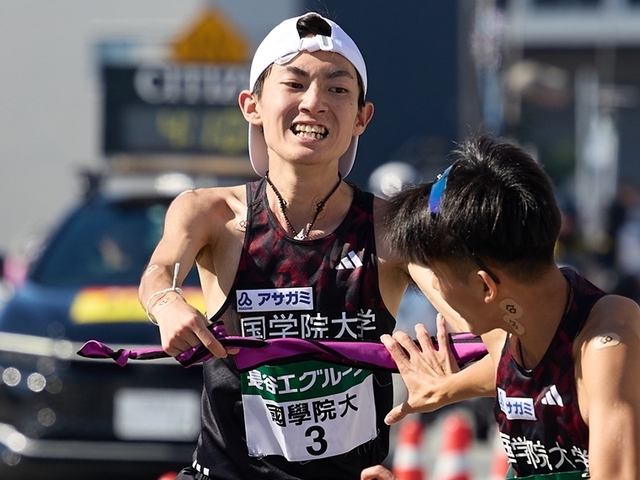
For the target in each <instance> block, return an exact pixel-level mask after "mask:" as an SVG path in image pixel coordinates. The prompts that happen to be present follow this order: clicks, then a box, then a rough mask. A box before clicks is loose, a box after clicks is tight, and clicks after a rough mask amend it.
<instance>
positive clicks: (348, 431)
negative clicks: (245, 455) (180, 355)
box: [241, 360, 377, 462]
mask: <svg viewBox="0 0 640 480" xmlns="http://www.w3.org/2000/svg"><path fill="white" fill-rule="evenodd" d="M241 381H242V400H243V404H244V420H245V428H246V438H247V446H248V447H249V455H250V456H252V457H263V456H266V455H282V456H284V457H285V458H286V459H287V460H289V461H296V462H301V461H307V460H313V459H318V458H324V457H331V456H333V455H340V454H342V453H346V452H348V451H350V450H352V449H354V448H355V447H357V446H358V445H362V444H363V443H366V442H368V441H370V440H373V439H374V438H375V437H376V436H377V428H376V412H375V400H374V396H373V373H372V372H371V371H369V370H362V369H359V368H353V367H347V366H339V365H333V364H328V363H324V362H319V361H315V360H312V361H305V362H300V363H294V364H288V365H281V366H270V365H268V366H262V367H260V368H258V369H255V370H251V371H249V372H245V373H242V374H241Z"/></svg>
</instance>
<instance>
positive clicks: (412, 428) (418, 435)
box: [391, 417, 426, 480]
mask: <svg viewBox="0 0 640 480" xmlns="http://www.w3.org/2000/svg"><path fill="white" fill-rule="evenodd" d="M422 429H423V426H422V422H421V421H420V419H419V418H417V417H407V418H405V419H404V420H403V421H402V423H401V424H400V431H399V432H398V441H397V443H396V449H395V452H394V455H393V465H392V468H391V469H392V471H393V474H394V475H395V476H396V477H398V480H426V476H425V475H424V472H423V470H422V451H421V448H420V447H421V444H422Z"/></svg>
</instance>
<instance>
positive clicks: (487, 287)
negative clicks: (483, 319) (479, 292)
mask: <svg viewBox="0 0 640 480" xmlns="http://www.w3.org/2000/svg"><path fill="white" fill-rule="evenodd" d="M478 278H479V279H480V280H481V281H482V282H483V283H484V303H491V302H493V301H495V300H496V298H498V284H497V283H496V282H495V280H494V279H493V278H491V275H489V274H488V273H487V272H485V271H484V270H479V271H478Z"/></svg>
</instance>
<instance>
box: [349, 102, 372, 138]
mask: <svg viewBox="0 0 640 480" xmlns="http://www.w3.org/2000/svg"><path fill="white" fill-rule="evenodd" d="M373 111H374V108H373V103H371V102H366V103H365V104H364V107H362V108H361V109H360V110H359V111H358V115H357V116H356V123H355V125H354V126H353V136H354V137H357V136H359V135H362V134H363V133H364V131H365V129H366V128H367V125H369V122H370V121H371V119H372V118H373Z"/></svg>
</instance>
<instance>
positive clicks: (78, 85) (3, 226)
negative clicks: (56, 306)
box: [0, 0, 301, 254]
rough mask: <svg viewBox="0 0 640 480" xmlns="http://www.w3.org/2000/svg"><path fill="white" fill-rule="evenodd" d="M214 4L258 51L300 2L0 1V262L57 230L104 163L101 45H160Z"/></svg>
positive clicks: (171, 0) (232, 0) (293, 13)
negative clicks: (85, 171)
mask: <svg viewBox="0 0 640 480" xmlns="http://www.w3.org/2000/svg"><path fill="white" fill-rule="evenodd" d="M208 4H213V5H216V6H218V7H219V8H220V10H221V11H222V13H223V14H225V16H227V17H228V18H229V19H230V20H231V21H232V22H233V23H234V25H235V26H236V27H239V28H240V29H241V30H242V31H243V32H244V33H245V35H246V36H247V38H248V39H249V40H250V41H251V42H252V43H253V46H254V48H255V46H256V45H257V42H259V40H260V39H261V38H262V37H263V36H264V35H265V34H266V33H267V32H268V31H269V30H270V29H271V28H272V27H273V26H274V25H275V24H276V23H278V22H279V21H281V20H282V19H284V18H287V17H290V16H293V15H296V14H299V13H301V12H300V11H299V2H297V1H296V0H269V1H255V0H215V1H213V0H209V1H208V2H207V1H206V0H134V1H131V0H91V1H87V0H51V1H46V0H19V1H15V0H0V167H1V169H2V174H0V254H4V253H7V252H8V251H9V250H14V249H17V248H19V246H20V243H21V242H22V241H23V240H24V238H26V237H27V236H29V235H30V234H32V233H33V232H37V231H41V230H42V229H46V228H47V227H49V226H51V225H52V224H53V223H55V222H56V221H57V220H58V219H59V218H60V216H61V215H62V214H63V213H64V212H65V211H66V209H68V208H69V207H70V206H71V205H72V204H73V202H74V201H75V199H76V198H77V196H76V195H77V192H76V190H75V187H76V172H77V171H78V170H79V168H81V167H95V166H99V165H100V163H101V162H102V153H101V141H100V138H101V132H100V128H101V99H100V85H99V81H98V80H99V78H98V69H97V61H98V59H97V57H96V45H97V44H98V43H99V42H100V41H102V40H104V39H111V40H114V39H117V38H119V37H123V38H125V39H129V40H130V39H132V38H133V39H140V40H141V41H151V42H162V41H165V40H170V39H172V38H174V37H175V36H177V35H179V34H180V33H181V32H182V31H184V30H185V29H186V28H187V27H188V26H189V25H190V22H192V21H194V20H195V18H196V17H197V15H198V13H199V12H200V11H201V9H202V8H204V7H205V6H207V5H208Z"/></svg>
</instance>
